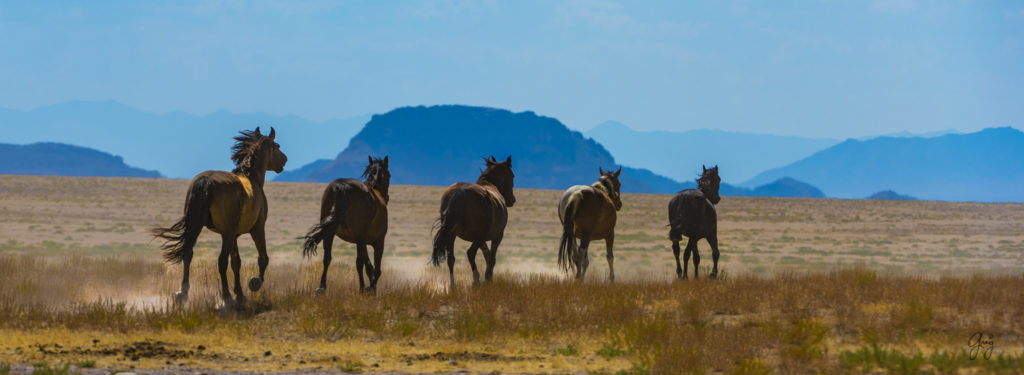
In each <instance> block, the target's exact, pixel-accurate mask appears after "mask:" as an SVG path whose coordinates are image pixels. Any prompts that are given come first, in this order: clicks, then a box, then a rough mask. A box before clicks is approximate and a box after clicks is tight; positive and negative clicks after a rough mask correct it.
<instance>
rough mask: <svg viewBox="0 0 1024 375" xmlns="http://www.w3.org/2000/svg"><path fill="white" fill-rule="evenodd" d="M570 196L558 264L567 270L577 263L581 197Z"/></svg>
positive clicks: (559, 246)
mask: <svg viewBox="0 0 1024 375" xmlns="http://www.w3.org/2000/svg"><path fill="white" fill-rule="evenodd" d="M573 198H575V197H569V202H568V203H566V204H565V213H564V217H565V222H564V223H562V241H561V242H560V243H559V244H558V265H559V266H561V267H562V270H565V271H566V272H568V271H569V269H570V268H571V267H572V266H573V265H575V264H576V208H577V207H578V206H579V202H580V201H579V199H573Z"/></svg>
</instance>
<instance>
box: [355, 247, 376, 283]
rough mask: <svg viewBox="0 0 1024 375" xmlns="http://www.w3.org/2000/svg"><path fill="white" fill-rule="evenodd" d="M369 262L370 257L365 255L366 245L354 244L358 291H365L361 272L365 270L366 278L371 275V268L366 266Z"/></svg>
mask: <svg viewBox="0 0 1024 375" xmlns="http://www.w3.org/2000/svg"><path fill="white" fill-rule="evenodd" d="M369 262H370V256H369V255H368V254H367V253H366V244H364V243H357V244H356V272H358V273H359V291H360V292H361V291H364V290H366V282H364V281H363V270H364V269H366V268H369V269H368V270H367V276H369V275H372V274H373V266H369V265H367V263H369Z"/></svg>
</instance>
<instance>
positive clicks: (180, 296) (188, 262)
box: [174, 231, 199, 304]
mask: <svg viewBox="0 0 1024 375" xmlns="http://www.w3.org/2000/svg"><path fill="white" fill-rule="evenodd" d="M184 235H185V236H187V237H185V249H184V251H183V252H182V254H183V255H182V257H181V265H182V267H184V272H182V276H181V289H179V290H178V292H177V293H174V302H175V303H178V304H183V303H185V302H186V301H188V286H189V285H188V279H189V273H190V271H191V270H192V252H193V248H194V247H195V245H196V239H198V238H199V231H196V232H195V233H186V234H184Z"/></svg>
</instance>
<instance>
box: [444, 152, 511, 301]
mask: <svg viewBox="0 0 1024 375" xmlns="http://www.w3.org/2000/svg"><path fill="white" fill-rule="evenodd" d="M484 162H486V163H487V169H486V170H484V171H483V172H481V173H480V178H478V179H477V180H476V183H475V184H471V183H466V182H457V183H455V184H453V185H452V186H450V187H448V189H447V190H445V191H444V194H442V195H441V209H440V213H441V216H440V217H438V218H437V221H436V222H435V223H434V227H435V228H437V232H436V233H435V234H434V253H433V254H432V255H431V256H430V262H431V263H433V264H434V267H437V266H440V265H441V262H443V261H445V259H447V260H448V278H449V280H450V281H451V286H452V289H454V288H455V271H454V269H455V237H459V238H461V239H463V240H466V241H468V242H470V243H471V245H470V246H469V250H466V256H467V257H468V258H469V265H470V267H471V268H472V269H473V284H476V283H479V282H480V271H478V270H477V268H476V251H477V249H479V250H482V251H483V252H484V260H485V261H486V262H487V269H486V271H484V279H485V280H487V281H488V282H489V281H491V276H492V275H493V274H494V263H495V262H496V261H497V256H498V245H500V244H501V239H502V238H503V237H504V236H505V224H507V223H508V207H512V205H514V204H516V196H515V194H513V193H512V186H513V185H514V182H513V180H515V174H514V173H512V157H511V156H509V157H508V159H505V161H502V162H499V161H497V160H495V159H494V157H493V156H491V158H490V159H484ZM487 241H491V246H490V248H488V246H487Z"/></svg>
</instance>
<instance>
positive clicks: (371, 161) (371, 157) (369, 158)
mask: <svg viewBox="0 0 1024 375" xmlns="http://www.w3.org/2000/svg"><path fill="white" fill-rule="evenodd" d="M366 159H368V160H369V161H370V164H373V156H370V155H366Z"/></svg>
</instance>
